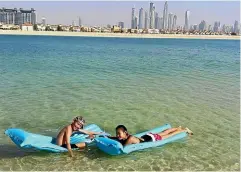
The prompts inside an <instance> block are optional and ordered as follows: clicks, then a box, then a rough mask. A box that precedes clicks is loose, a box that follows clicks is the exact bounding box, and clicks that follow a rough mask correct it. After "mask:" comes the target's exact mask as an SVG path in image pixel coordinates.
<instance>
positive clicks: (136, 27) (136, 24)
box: [134, 17, 138, 29]
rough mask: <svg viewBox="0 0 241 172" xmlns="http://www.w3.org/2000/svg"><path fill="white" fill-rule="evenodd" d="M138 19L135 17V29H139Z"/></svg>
mask: <svg viewBox="0 0 241 172" xmlns="http://www.w3.org/2000/svg"><path fill="white" fill-rule="evenodd" d="M137 21H138V18H137V17H135V20H134V29H138V23H137Z"/></svg>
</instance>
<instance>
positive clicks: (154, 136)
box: [141, 133, 162, 142]
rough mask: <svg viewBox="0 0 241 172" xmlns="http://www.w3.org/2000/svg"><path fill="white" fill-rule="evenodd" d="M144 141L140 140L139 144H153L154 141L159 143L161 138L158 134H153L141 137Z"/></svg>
mask: <svg viewBox="0 0 241 172" xmlns="http://www.w3.org/2000/svg"><path fill="white" fill-rule="evenodd" d="M141 138H142V139H144V141H142V140H141V142H150V141H152V142H155V141H160V140H162V137H161V136H160V135H159V134H153V133H148V134H145V135H143V136H141Z"/></svg>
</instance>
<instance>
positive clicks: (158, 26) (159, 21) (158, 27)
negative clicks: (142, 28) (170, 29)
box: [156, 17, 162, 29]
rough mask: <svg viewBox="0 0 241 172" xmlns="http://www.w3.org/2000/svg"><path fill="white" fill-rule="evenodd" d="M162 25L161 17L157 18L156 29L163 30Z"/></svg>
mask: <svg viewBox="0 0 241 172" xmlns="http://www.w3.org/2000/svg"><path fill="white" fill-rule="evenodd" d="M161 26H162V23H161V17H158V18H157V26H156V29H161Z"/></svg>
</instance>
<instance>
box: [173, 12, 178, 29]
mask: <svg viewBox="0 0 241 172" xmlns="http://www.w3.org/2000/svg"><path fill="white" fill-rule="evenodd" d="M172 30H177V16H176V15H174V17H173V22H172Z"/></svg>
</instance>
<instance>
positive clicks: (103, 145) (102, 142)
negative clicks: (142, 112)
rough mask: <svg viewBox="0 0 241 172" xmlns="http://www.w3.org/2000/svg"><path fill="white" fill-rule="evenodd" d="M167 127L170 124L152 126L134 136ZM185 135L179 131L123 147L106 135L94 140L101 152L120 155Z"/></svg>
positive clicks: (168, 141)
mask: <svg viewBox="0 0 241 172" xmlns="http://www.w3.org/2000/svg"><path fill="white" fill-rule="evenodd" d="M169 128H171V125H170V124H165V125H163V126H160V127H157V128H154V129H152V130H149V131H145V132H142V133H138V134H135V135H134V136H136V137H141V136H143V135H145V134H147V133H150V132H151V133H159V132H162V131H164V130H166V129H169ZM186 136H187V133H186V132H181V133H179V134H177V135H175V136H172V137H169V138H167V139H163V140H160V141H156V142H145V143H139V144H131V145H127V146H125V147H123V146H122V144H121V143H120V142H118V141H116V140H113V139H110V138H108V137H98V138H96V139H95V142H96V145H97V147H98V148H99V149H100V150H102V151H103V152H105V153H107V154H110V155H120V154H128V153H131V152H133V151H138V150H142V149H147V148H151V147H157V146H163V145H165V144H167V143H171V142H174V141H177V140H180V139H183V138H185V137H186Z"/></svg>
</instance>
